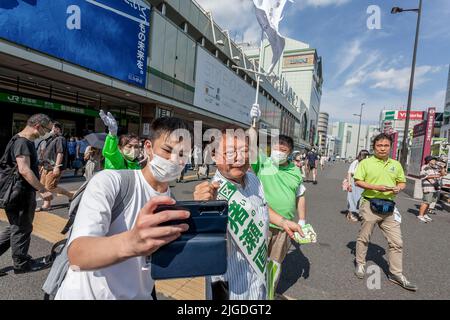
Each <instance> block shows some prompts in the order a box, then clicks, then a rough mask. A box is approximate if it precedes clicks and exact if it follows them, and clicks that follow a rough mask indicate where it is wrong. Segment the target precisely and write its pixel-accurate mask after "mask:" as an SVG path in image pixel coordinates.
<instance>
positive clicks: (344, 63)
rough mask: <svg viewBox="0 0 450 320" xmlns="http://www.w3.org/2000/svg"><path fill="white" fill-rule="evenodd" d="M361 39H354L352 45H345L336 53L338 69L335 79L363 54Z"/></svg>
mask: <svg viewBox="0 0 450 320" xmlns="http://www.w3.org/2000/svg"><path fill="white" fill-rule="evenodd" d="M361 43H362V40H361V39H356V40H353V41H352V43H351V44H350V46H349V47H348V46H347V45H346V46H344V47H343V48H342V49H341V50H340V51H339V53H338V54H337V55H336V59H339V60H337V70H336V73H335V75H334V79H336V78H338V77H339V76H340V75H341V74H342V73H343V72H345V71H346V70H347V69H348V68H350V67H351V66H352V65H353V63H354V62H355V61H356V59H357V58H358V57H359V56H360V55H361V53H362V49H361Z"/></svg>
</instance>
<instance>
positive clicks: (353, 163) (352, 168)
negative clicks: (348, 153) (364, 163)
mask: <svg viewBox="0 0 450 320" xmlns="http://www.w3.org/2000/svg"><path fill="white" fill-rule="evenodd" d="M358 163H359V161H358V160H355V161H353V162H352V164H351V165H350V167H349V168H348V173H351V174H355V172H356V168H357V167H358Z"/></svg>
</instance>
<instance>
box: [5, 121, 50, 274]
mask: <svg viewBox="0 0 450 320" xmlns="http://www.w3.org/2000/svg"><path fill="white" fill-rule="evenodd" d="M51 126H52V122H51V121H50V118H49V117H48V116H47V115H44V114H35V115H33V116H31V117H30V118H29V119H28V120H27V124H26V127H25V129H23V130H22V131H21V132H19V133H18V134H17V135H15V136H14V137H12V139H11V140H10V141H9V143H8V145H7V147H6V150H5V154H4V155H3V157H2V159H1V162H2V163H4V164H5V166H8V167H9V168H14V167H15V166H16V165H17V171H18V175H19V178H18V180H17V183H16V184H15V185H14V189H13V193H12V195H11V198H10V200H9V203H8V204H7V205H6V208H5V211H6V216H7V217H8V222H9V224H10V225H9V226H8V227H7V228H6V230H5V231H3V232H2V233H1V234H0V256H1V255H2V254H4V253H5V252H6V251H7V250H8V249H9V248H11V251H12V258H13V268H14V273H25V272H30V271H37V270H40V269H41V268H42V267H43V266H42V265H40V264H38V263H36V261H34V260H32V258H31V257H30V256H29V255H28V249H29V247H30V241H31V232H32V231H33V219H34V212H35V209H36V191H38V192H39V193H40V195H41V197H42V198H43V199H44V200H46V201H50V200H52V198H53V196H52V193H51V192H50V191H49V190H47V189H46V187H45V186H44V185H43V184H42V183H41V182H40V181H39V169H38V156H37V153H36V149H35V146H34V140H36V139H38V138H40V137H43V136H44V135H46V134H47V133H48V132H51V130H52V127H51Z"/></svg>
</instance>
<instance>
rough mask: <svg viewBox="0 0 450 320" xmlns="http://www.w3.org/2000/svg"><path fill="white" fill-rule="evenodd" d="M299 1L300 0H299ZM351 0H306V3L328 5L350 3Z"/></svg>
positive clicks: (319, 5)
mask: <svg viewBox="0 0 450 320" xmlns="http://www.w3.org/2000/svg"><path fill="white" fill-rule="evenodd" d="M297 1H299V0H297ZM350 1H351V0H306V5H309V6H313V7H326V6H329V5H335V6H340V5H342V4H345V3H348V2H350ZM299 2H300V1H299Z"/></svg>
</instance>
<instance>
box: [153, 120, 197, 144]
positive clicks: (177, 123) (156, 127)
mask: <svg viewBox="0 0 450 320" xmlns="http://www.w3.org/2000/svg"><path fill="white" fill-rule="evenodd" d="M178 129H185V130H189V129H190V127H189V125H188V124H187V123H186V121H184V120H181V119H179V118H175V117H161V118H157V119H155V120H153V122H152V123H151V125H150V134H149V135H148V136H147V139H149V140H150V141H151V142H154V141H155V140H156V139H158V138H159V137H161V135H163V134H165V133H167V134H171V133H172V132H174V131H175V130H178Z"/></svg>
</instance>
